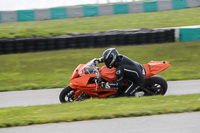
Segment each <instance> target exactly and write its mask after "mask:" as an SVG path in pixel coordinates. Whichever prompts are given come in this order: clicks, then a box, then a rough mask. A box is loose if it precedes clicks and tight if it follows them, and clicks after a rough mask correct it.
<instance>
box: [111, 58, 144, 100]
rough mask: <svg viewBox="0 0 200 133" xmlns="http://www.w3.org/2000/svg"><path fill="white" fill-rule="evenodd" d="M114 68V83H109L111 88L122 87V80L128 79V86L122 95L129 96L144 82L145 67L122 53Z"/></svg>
mask: <svg viewBox="0 0 200 133" xmlns="http://www.w3.org/2000/svg"><path fill="white" fill-rule="evenodd" d="M114 67H115V68H116V80H115V82H114V83H110V86H111V88H112V87H117V88H118V89H121V88H122V84H123V80H124V79H126V80H128V81H129V86H128V87H127V88H126V90H125V91H124V94H123V95H124V96H131V95H133V94H134V92H135V91H136V90H137V89H138V88H139V87H140V86H142V85H143V84H144V81H145V75H146V73H145V69H144V67H143V65H141V64H139V63H137V62H135V61H133V60H131V59H129V58H128V57H126V56H124V55H119V57H118V60H117V64H116V66H114Z"/></svg>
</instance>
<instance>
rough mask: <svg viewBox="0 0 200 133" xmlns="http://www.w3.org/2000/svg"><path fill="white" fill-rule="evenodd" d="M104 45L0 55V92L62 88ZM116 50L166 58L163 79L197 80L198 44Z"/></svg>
mask: <svg viewBox="0 0 200 133" xmlns="http://www.w3.org/2000/svg"><path fill="white" fill-rule="evenodd" d="M105 49H106V48H89V49H67V50H60V51H48V52H38V53H24V54H11V55H1V56H0V91H11V90H29V89H42V88H56V87H61V88H63V87H65V86H67V85H68V84H69V82H70V76H71V74H72V72H73V70H74V69H75V68H76V67H77V66H78V65H79V64H81V63H82V64H84V63H87V62H88V61H89V60H91V59H93V58H99V57H101V56H102V53H103V51H104V50H105ZM116 49H117V50H118V51H119V53H121V54H124V55H126V56H128V57H129V58H131V59H133V60H135V61H137V62H139V63H141V64H146V63H148V62H149V61H152V60H154V61H169V62H171V67H170V68H168V69H167V70H165V71H163V72H162V73H160V74H159V75H160V76H163V77H164V78H165V79H167V80H186V79H200V58H199V53H200V43H199V41H195V42H175V43H165V44H155V45H137V46H135V45H134V46H116Z"/></svg>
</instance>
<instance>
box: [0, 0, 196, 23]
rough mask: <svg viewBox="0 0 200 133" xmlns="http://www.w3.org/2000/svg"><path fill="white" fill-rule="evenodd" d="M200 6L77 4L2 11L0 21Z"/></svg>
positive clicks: (164, 1)
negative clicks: (64, 6)
mask: <svg viewBox="0 0 200 133" xmlns="http://www.w3.org/2000/svg"><path fill="white" fill-rule="evenodd" d="M198 6H200V0H157V1H145V2H131V3H120V4H110V5H94V6H75V7H66V8H50V9H36V10H21V11H2V12H0V22H2V23H5V22H17V21H38V20H49V19H65V18H77V17H91V16H104V15H114V14H128V13H141V12H156V11H166V10H176V9H183V8H190V7H198Z"/></svg>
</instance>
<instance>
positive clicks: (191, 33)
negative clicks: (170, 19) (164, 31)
mask: <svg viewBox="0 0 200 133" xmlns="http://www.w3.org/2000/svg"><path fill="white" fill-rule="evenodd" d="M179 36H180V37H179V41H197V40H200V28H180V29H179Z"/></svg>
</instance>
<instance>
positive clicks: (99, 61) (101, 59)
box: [94, 57, 103, 65]
mask: <svg viewBox="0 0 200 133" xmlns="http://www.w3.org/2000/svg"><path fill="white" fill-rule="evenodd" d="M102 62H103V58H102V57H101V58H99V59H95V60H94V63H95V64H96V65H97V64H99V63H102Z"/></svg>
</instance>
